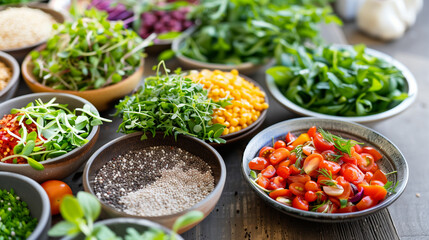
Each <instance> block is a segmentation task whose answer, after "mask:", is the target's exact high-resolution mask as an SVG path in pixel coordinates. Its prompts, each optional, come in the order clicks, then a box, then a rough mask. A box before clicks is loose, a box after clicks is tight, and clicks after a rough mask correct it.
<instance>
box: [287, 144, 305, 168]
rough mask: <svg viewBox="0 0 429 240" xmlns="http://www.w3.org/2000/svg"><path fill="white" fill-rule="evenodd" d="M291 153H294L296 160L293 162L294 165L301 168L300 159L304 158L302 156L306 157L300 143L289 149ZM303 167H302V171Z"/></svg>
mask: <svg viewBox="0 0 429 240" xmlns="http://www.w3.org/2000/svg"><path fill="white" fill-rule="evenodd" d="M290 152H291V153H295V155H296V158H297V159H296V162H295V164H294V165H295V167H296V168H298V169H301V167H302V160H304V158H305V157H306V156H305V154H304V152H303V149H302V145H298V146H296V147H295V148H294V149H293V150H292V151H290ZM303 170H304V169H302V171H303Z"/></svg>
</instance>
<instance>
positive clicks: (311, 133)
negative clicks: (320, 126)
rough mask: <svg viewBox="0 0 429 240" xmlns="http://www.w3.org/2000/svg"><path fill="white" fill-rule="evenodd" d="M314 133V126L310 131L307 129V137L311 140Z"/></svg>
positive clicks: (315, 130) (315, 129)
mask: <svg viewBox="0 0 429 240" xmlns="http://www.w3.org/2000/svg"><path fill="white" fill-rule="evenodd" d="M316 132H317V128H316V126H312V127H311V128H310V129H308V131H307V134H308V136H309V137H311V138H312V137H313V136H314V134H315V133H316Z"/></svg>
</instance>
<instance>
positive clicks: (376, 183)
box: [369, 180, 385, 187]
mask: <svg viewBox="0 0 429 240" xmlns="http://www.w3.org/2000/svg"><path fill="white" fill-rule="evenodd" d="M369 185H378V186H382V187H384V185H385V184H384V183H382V182H381V181H378V180H372V181H371V183H370V184H369Z"/></svg>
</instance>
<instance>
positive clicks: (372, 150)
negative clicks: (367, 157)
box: [362, 146, 383, 162]
mask: <svg viewBox="0 0 429 240" xmlns="http://www.w3.org/2000/svg"><path fill="white" fill-rule="evenodd" d="M362 152H363V153H369V154H371V155H372V156H373V157H374V161H376V162H377V161H378V160H380V159H381V158H382V157H383V155H381V153H380V152H379V151H377V150H376V149H375V148H373V147H369V146H366V147H363V148H362Z"/></svg>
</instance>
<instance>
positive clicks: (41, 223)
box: [0, 171, 51, 239]
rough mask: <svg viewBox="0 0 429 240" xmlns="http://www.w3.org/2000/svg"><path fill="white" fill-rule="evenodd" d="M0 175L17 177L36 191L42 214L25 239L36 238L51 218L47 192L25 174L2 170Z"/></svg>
mask: <svg viewBox="0 0 429 240" xmlns="http://www.w3.org/2000/svg"><path fill="white" fill-rule="evenodd" d="M0 176H6V177H10V178H15V179H18V180H19V181H22V182H25V183H27V184H28V185H30V186H31V187H32V188H33V189H34V190H35V191H36V192H37V193H38V195H39V196H40V198H41V199H42V214H41V216H40V219H38V223H37V226H36V228H35V229H34V230H33V232H32V233H31V235H30V236H29V237H28V238H27V239H36V238H38V237H40V235H41V234H42V232H43V231H44V229H45V227H46V225H48V224H49V222H50V220H51V207H50V203H49V197H48V194H47V193H46V191H45V190H44V189H43V188H42V186H40V184H38V183H37V182H36V181H34V180H33V179H31V178H29V177H27V176H24V175H21V174H17V173H12V172H4V171H0Z"/></svg>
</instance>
